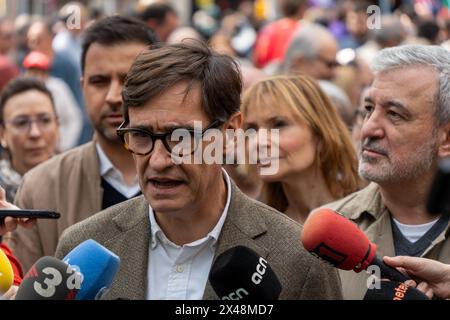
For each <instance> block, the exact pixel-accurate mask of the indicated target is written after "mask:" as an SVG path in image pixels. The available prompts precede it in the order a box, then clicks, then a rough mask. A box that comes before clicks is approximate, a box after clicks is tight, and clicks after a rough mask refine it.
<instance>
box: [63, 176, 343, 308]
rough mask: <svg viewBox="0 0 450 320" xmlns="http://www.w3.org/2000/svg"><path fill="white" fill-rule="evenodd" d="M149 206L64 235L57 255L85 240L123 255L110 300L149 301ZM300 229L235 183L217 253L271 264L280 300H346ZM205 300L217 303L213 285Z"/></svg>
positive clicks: (104, 216) (140, 202) (98, 217)
mask: <svg viewBox="0 0 450 320" xmlns="http://www.w3.org/2000/svg"><path fill="white" fill-rule="evenodd" d="M148 214H149V207H148V203H147V201H146V200H145V198H144V197H143V196H141V197H138V198H135V199H132V200H129V201H126V202H123V203H120V204H118V205H116V206H113V207H110V208H108V209H106V210H104V211H103V212H101V213H98V214H95V215H94V216H92V217H91V218H89V219H87V220H85V221H82V222H80V223H78V224H76V225H74V226H72V227H70V228H68V229H67V230H66V231H64V233H63V235H62V236H61V239H60V242H59V244H58V248H57V250H56V257H58V258H62V257H64V256H65V255H66V254H67V253H68V252H69V251H70V250H71V249H72V248H74V247H75V246H77V245H78V244H79V243H81V242H83V241H84V240H86V239H94V240H96V241H97V242H99V243H101V244H103V245H104V246H105V247H107V248H108V249H110V250H111V251H113V252H115V253H116V254H117V255H119V257H120V269H119V272H118V274H117V275H116V277H115V279H114V282H113V284H112V287H111V291H110V292H109V293H108V294H107V296H106V298H107V299H117V298H128V299H141V300H142V299H145V298H146V294H147V290H152V288H147V285H148V280H147V269H148V254H149V243H150V241H151V239H150V237H151V232H150V223H149V215H148ZM300 232H301V226H300V225H299V224H298V223H296V222H294V221H293V220H291V219H289V218H288V217H287V216H286V215H284V214H282V213H280V212H278V211H276V210H274V209H272V208H270V207H268V206H265V205H264V204H262V203H260V202H257V201H254V200H253V199H250V198H248V197H247V196H245V195H244V194H243V193H242V192H241V191H240V190H239V189H238V188H237V187H236V186H235V185H234V184H232V191H231V203H230V208H229V211H228V215H227V218H226V220H225V223H224V225H223V229H222V232H221V234H220V236H219V240H218V244H217V250H216V253H215V255H216V256H217V255H219V254H221V253H222V252H224V251H225V250H227V249H229V248H232V247H234V246H237V245H243V246H246V247H248V248H250V249H252V250H254V251H255V252H256V253H258V254H259V255H261V256H262V257H264V258H265V259H267V260H268V262H269V264H270V265H271V267H272V268H273V270H274V272H275V273H276V275H277V276H278V278H279V280H280V282H281V284H282V286H283V289H282V292H281V295H280V299H341V298H342V295H341V287H340V282H339V278H338V275H337V272H336V270H335V269H332V268H330V267H328V266H327V265H325V264H324V263H322V262H321V261H319V260H318V259H317V258H315V257H313V256H312V255H310V254H309V253H308V252H307V251H306V250H305V249H304V248H303V247H302V245H301V244H300V240H299V239H300V238H299V237H300ZM204 299H207V300H210V299H218V297H217V295H216V294H215V292H214V290H213V289H212V287H211V285H210V283H209V281H208V283H207V285H206V289H205V293H204Z"/></svg>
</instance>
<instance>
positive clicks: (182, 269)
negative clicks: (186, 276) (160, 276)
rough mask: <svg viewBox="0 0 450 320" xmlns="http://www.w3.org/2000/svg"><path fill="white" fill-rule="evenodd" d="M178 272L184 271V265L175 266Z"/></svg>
mask: <svg viewBox="0 0 450 320" xmlns="http://www.w3.org/2000/svg"><path fill="white" fill-rule="evenodd" d="M175 270H177V272H178V273H182V272H183V271H184V267H183V266H177V267H176V269H175Z"/></svg>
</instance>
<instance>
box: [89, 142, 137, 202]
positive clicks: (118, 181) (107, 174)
mask: <svg viewBox="0 0 450 320" xmlns="http://www.w3.org/2000/svg"><path fill="white" fill-rule="evenodd" d="M96 148H97V154H98V158H99V159H100V176H101V177H103V179H105V180H106V181H107V182H108V183H109V184H110V185H111V186H112V187H114V189H116V190H117V191H118V192H120V193H121V194H123V195H124V196H125V197H126V198H128V199H130V198H131V197H134V196H135V195H136V194H137V193H138V192H139V191H140V190H141V188H140V186H139V180H138V177H137V176H136V178H135V179H134V181H133V183H132V184H131V185H128V184H126V183H125V180H124V179H123V176H122V173H121V172H120V171H119V170H117V168H115V167H114V166H113V164H112V163H111V161H110V160H109V159H108V157H107V156H106V154H105V152H104V151H103V149H102V148H101V147H100V145H99V144H98V143H97V144H96Z"/></svg>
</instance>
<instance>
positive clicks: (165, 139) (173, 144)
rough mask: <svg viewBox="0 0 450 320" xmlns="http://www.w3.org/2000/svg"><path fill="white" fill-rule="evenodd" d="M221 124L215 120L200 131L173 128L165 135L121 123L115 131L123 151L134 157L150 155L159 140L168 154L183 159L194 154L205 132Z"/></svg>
mask: <svg viewBox="0 0 450 320" xmlns="http://www.w3.org/2000/svg"><path fill="white" fill-rule="evenodd" d="M222 124H223V122H222V121H220V120H215V121H213V122H212V123H211V124H210V125H209V126H207V127H206V128H205V129H203V130H201V131H199V130H195V129H191V128H174V129H172V130H170V131H168V132H165V133H153V132H151V131H149V130H146V129H142V128H125V126H126V125H127V123H126V122H123V123H122V124H121V125H120V127H119V128H118V129H117V134H118V135H119V137H120V138H121V140H122V142H123V145H124V147H125V149H127V150H128V151H130V152H131V153H134V154H136V155H140V156H145V155H148V154H150V153H151V152H152V151H153V149H154V148H155V143H156V140H161V142H162V143H163V145H164V147H165V148H166V150H167V151H168V152H169V153H171V154H172V153H175V154H176V155H177V156H180V157H183V156H187V155H191V154H193V153H194V152H195V150H196V149H197V146H198V144H199V141H200V140H201V139H202V138H203V135H204V134H205V133H206V131H208V130H209V129H213V128H218V127H220V126H221V125H222Z"/></svg>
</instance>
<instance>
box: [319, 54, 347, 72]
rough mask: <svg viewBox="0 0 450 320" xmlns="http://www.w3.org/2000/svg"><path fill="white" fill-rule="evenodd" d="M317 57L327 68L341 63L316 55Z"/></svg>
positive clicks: (335, 66)
mask: <svg viewBox="0 0 450 320" xmlns="http://www.w3.org/2000/svg"><path fill="white" fill-rule="evenodd" d="M317 59H318V60H319V61H321V62H322V63H323V64H325V65H326V66H327V67H328V68H329V69H333V68H337V67H339V66H340V65H341V64H340V63H339V62H337V61H336V60H328V59H326V58H324V57H322V56H317Z"/></svg>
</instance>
